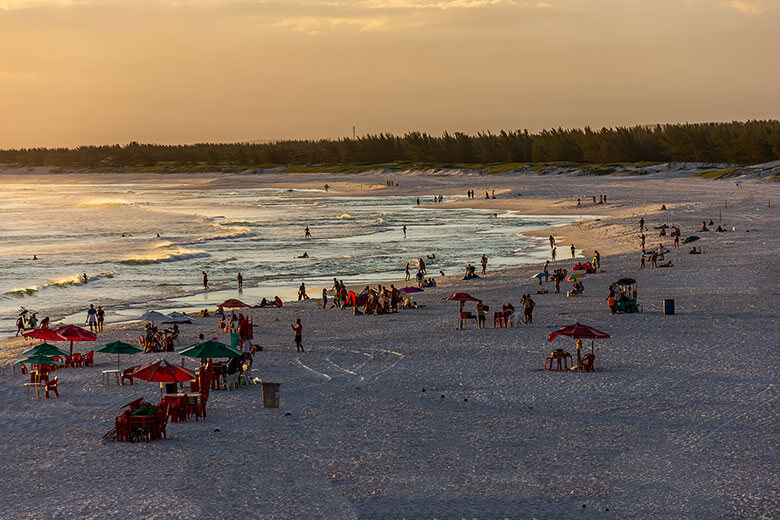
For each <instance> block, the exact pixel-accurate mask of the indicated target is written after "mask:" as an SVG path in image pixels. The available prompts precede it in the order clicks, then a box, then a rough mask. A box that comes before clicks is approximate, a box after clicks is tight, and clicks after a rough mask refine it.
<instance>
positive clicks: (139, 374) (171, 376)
mask: <svg viewBox="0 0 780 520" xmlns="http://www.w3.org/2000/svg"><path fill="white" fill-rule="evenodd" d="M133 377H134V378H135V379H141V380H142V381H151V382H153V383H183V382H185V381H190V380H192V379H195V377H196V376H195V372H193V371H192V370H188V369H186V368H184V367H177V366H176V365H171V364H170V363H168V362H167V361H165V360H164V359H161V360H160V361H157V362H156V363H147V364H146V365H141V366H140V367H138V368H137V369H135V371H134V372H133Z"/></svg>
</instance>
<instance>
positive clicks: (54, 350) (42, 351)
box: [22, 340, 68, 356]
mask: <svg viewBox="0 0 780 520" xmlns="http://www.w3.org/2000/svg"><path fill="white" fill-rule="evenodd" d="M60 341H61V340H60ZM67 355H68V353H67V352H65V351H64V350H62V349H61V348H59V347H55V346H54V345H51V344H49V343H41V344H39V345H35V346H34V347H33V348H31V349H27V350H25V351H24V352H22V356H67Z"/></svg>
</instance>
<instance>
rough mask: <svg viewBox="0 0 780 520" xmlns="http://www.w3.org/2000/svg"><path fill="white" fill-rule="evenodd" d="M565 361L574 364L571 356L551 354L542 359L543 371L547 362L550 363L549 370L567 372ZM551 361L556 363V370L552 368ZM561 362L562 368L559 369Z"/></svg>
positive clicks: (558, 353)
mask: <svg viewBox="0 0 780 520" xmlns="http://www.w3.org/2000/svg"><path fill="white" fill-rule="evenodd" d="M567 359H568V360H569V361H571V362H572V365H573V364H574V361H573V360H572V357H571V354H569V353H568V352H551V353H550V355H549V356H547V357H546V358H544V369H545V370H547V362H548V361H549V363H550V370H568V369H569V366H568V364H567ZM553 361H556V362H557V368H553ZM561 361H563V367H561Z"/></svg>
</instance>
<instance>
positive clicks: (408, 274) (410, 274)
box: [405, 262, 412, 282]
mask: <svg viewBox="0 0 780 520" xmlns="http://www.w3.org/2000/svg"><path fill="white" fill-rule="evenodd" d="M411 279H412V273H410V272H409V262H406V278H405V281H407V282H408V281H409V280H411Z"/></svg>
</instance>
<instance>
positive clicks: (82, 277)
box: [81, 273, 89, 283]
mask: <svg viewBox="0 0 780 520" xmlns="http://www.w3.org/2000/svg"><path fill="white" fill-rule="evenodd" d="M81 281H82V283H87V282H89V278H88V277H87V273H84V274H82V275H81Z"/></svg>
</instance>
